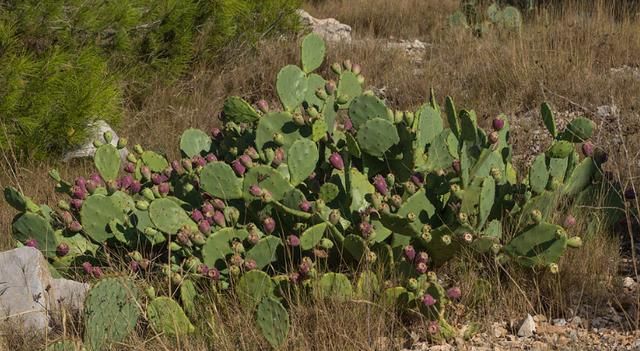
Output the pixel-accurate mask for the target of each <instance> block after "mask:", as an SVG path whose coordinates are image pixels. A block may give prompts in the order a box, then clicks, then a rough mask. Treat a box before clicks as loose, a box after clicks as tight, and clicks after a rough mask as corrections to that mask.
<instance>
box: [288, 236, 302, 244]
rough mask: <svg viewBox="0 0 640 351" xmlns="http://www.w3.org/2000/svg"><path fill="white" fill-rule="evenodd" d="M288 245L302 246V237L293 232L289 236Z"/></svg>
mask: <svg viewBox="0 0 640 351" xmlns="http://www.w3.org/2000/svg"><path fill="white" fill-rule="evenodd" d="M287 245H289V246H291V247H298V246H300V238H299V237H298V236H297V235H295V234H291V235H289V236H287Z"/></svg>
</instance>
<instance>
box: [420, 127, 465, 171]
mask: <svg viewBox="0 0 640 351" xmlns="http://www.w3.org/2000/svg"><path fill="white" fill-rule="evenodd" d="M452 148H453V149H454V150H455V149H457V148H458V140H457V139H456V137H455V135H454V134H453V133H452V132H451V130H449V129H445V130H443V131H442V133H440V134H439V135H438V136H437V137H436V139H435V140H434V141H433V142H432V143H431V146H430V147H429V151H428V157H427V164H426V168H427V169H428V170H430V171H435V170H439V169H446V168H449V167H451V163H452V162H453V160H454V156H453V155H454V153H452V152H451V151H452Z"/></svg>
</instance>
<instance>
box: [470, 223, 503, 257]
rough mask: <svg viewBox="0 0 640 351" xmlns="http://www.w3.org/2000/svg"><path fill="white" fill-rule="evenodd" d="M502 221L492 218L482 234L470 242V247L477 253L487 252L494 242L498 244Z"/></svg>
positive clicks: (500, 236)
mask: <svg viewBox="0 0 640 351" xmlns="http://www.w3.org/2000/svg"><path fill="white" fill-rule="evenodd" d="M501 238H502V223H500V221H499V220H497V219H494V220H493V221H491V222H489V223H488V224H487V226H486V228H485V229H484V231H483V232H482V234H481V235H480V236H479V237H478V238H477V239H476V240H474V241H473V242H472V243H471V247H472V248H473V249H474V250H476V251H477V252H479V253H487V252H489V251H490V250H491V248H492V246H493V245H494V244H500V239H501Z"/></svg>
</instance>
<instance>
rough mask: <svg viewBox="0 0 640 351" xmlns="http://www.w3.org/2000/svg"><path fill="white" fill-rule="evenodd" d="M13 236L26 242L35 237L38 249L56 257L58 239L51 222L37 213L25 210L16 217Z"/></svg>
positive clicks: (46, 254)
mask: <svg viewBox="0 0 640 351" xmlns="http://www.w3.org/2000/svg"><path fill="white" fill-rule="evenodd" d="M11 228H12V230H13V237H14V238H15V239H16V240H18V241H20V242H22V243H25V242H26V241H27V240H29V239H35V240H36V241H37V243H38V249H39V250H40V251H42V253H43V254H44V255H45V256H46V257H55V255H56V246H58V240H57V238H56V236H55V233H54V231H53V228H52V227H51V224H50V223H49V222H48V221H47V220H46V219H44V218H43V217H42V216H39V215H37V214H35V213H31V212H24V213H21V214H19V215H17V216H16V217H15V219H14V220H13V224H12V226H11Z"/></svg>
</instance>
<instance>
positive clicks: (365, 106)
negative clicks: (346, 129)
mask: <svg viewBox="0 0 640 351" xmlns="http://www.w3.org/2000/svg"><path fill="white" fill-rule="evenodd" d="M349 117H350V118H351V122H352V123H353V127H354V128H356V129H359V128H361V127H362V126H364V124H365V123H367V121H369V120H372V119H374V118H381V119H384V120H389V118H388V117H387V106H386V105H385V104H384V103H383V102H382V101H380V99H378V98H377V97H375V96H373V95H360V96H357V97H354V98H353V101H351V104H350V105H349Z"/></svg>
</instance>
